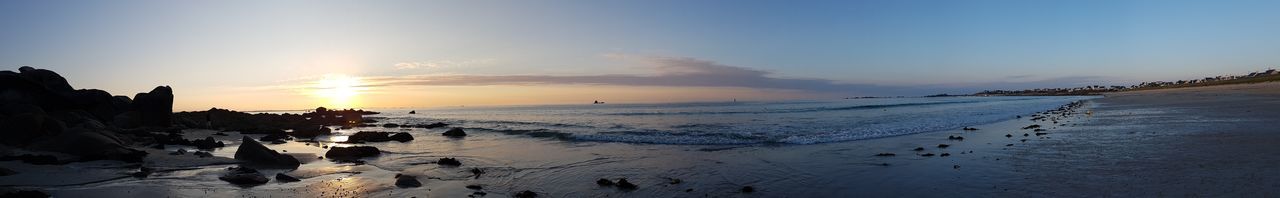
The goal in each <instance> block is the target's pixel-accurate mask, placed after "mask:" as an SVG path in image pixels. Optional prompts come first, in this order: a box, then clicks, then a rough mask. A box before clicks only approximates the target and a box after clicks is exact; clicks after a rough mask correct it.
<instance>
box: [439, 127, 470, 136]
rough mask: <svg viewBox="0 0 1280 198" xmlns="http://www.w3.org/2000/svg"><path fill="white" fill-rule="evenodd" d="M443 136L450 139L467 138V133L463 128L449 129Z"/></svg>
mask: <svg viewBox="0 0 1280 198" xmlns="http://www.w3.org/2000/svg"><path fill="white" fill-rule="evenodd" d="M441 135H444V136H448V137H466V136H467V132H464V131H462V128H458V127H454V128H452V129H449V131H445V132H444V133H443V134H441Z"/></svg>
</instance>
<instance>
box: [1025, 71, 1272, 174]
mask: <svg viewBox="0 0 1280 198" xmlns="http://www.w3.org/2000/svg"><path fill="white" fill-rule="evenodd" d="M1094 102H1095V103H1096V104H1097V108H1094V109H1093V111H1094V113H1093V116H1092V118H1090V121H1089V122H1085V123H1081V126H1079V127H1076V128H1072V129H1069V130H1064V131H1062V132H1060V133H1057V134H1058V135H1059V137H1055V141H1043V142H1040V143H1038V145H1036V146H1033V147H1029V148H1028V149H1026V150H1021V151H1019V152H1016V153H1014V156H1017V157H1016V158H1014V166H1015V171H1016V172H1017V173H1018V174H1019V177H1018V179H1017V180H1011V181H1008V183H1009V184H1010V185H1013V186H1018V187H1019V188H1014V189H1012V190H1013V191H1016V192H1017V193H1018V194H1028V195H1045V196H1051V197H1058V196H1068V197H1099V196H1118V197H1127V196H1142V197H1149V196H1170V197H1206V196H1208V197H1276V196H1280V193H1278V192H1280V191H1276V190H1275V189H1280V168H1276V166H1277V165H1280V144H1277V143H1280V128H1277V126H1280V124H1278V123H1280V111H1277V110H1280V83H1261V84H1245V85H1227V86H1214V87H1195V88H1181V89H1165V90H1151V91H1138V92H1126V93H1116V94H1110V95H1107V97H1106V98H1104V99H1098V100H1095V101H1094Z"/></svg>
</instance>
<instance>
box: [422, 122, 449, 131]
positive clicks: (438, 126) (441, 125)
mask: <svg viewBox="0 0 1280 198" xmlns="http://www.w3.org/2000/svg"><path fill="white" fill-rule="evenodd" d="M446 126H449V124H445V123H443V122H436V123H431V124H427V125H416V126H414V127H418V128H424V129H434V128H440V127H446Z"/></svg>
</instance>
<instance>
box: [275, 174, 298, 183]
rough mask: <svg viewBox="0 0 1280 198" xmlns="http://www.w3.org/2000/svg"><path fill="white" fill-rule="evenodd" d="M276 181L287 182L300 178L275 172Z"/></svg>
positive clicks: (296, 180)
mask: <svg viewBox="0 0 1280 198" xmlns="http://www.w3.org/2000/svg"><path fill="white" fill-rule="evenodd" d="M276 181H280V182H285V183H288V182H298V181H302V180H301V179H298V178H297V177H293V176H289V175H285V174H284V173H276Z"/></svg>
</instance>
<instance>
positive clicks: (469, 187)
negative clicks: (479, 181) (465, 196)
mask: <svg viewBox="0 0 1280 198" xmlns="http://www.w3.org/2000/svg"><path fill="white" fill-rule="evenodd" d="M467 189H471V190H484V187H481V186H480V185H475V184H472V185H467Z"/></svg>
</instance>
